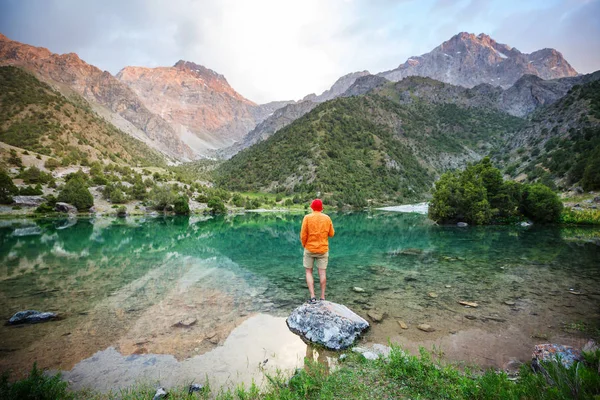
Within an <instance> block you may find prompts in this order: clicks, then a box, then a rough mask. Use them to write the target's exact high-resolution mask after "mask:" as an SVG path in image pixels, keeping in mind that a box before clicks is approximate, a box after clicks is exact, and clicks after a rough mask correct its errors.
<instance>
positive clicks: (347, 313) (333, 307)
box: [286, 300, 369, 350]
mask: <svg viewBox="0 0 600 400" xmlns="http://www.w3.org/2000/svg"><path fill="white" fill-rule="evenodd" d="M286 322H287V326H288V328H290V330H291V331H292V332H294V333H295V334H296V335H298V336H300V338H302V340H303V341H304V342H306V343H318V344H320V345H322V346H324V347H326V348H328V349H330V350H341V349H345V348H348V347H350V346H351V345H352V343H354V341H355V340H356V339H357V338H358V337H359V336H360V334H361V333H362V332H363V331H364V330H366V329H368V328H369V323H368V322H367V321H366V320H365V319H363V318H361V317H360V316H358V315H357V314H355V313H354V312H353V311H352V310H350V309H349V308H348V307H346V306H344V305H342V304H337V303H332V302H330V301H326V300H322V301H318V302H316V303H313V304H311V303H305V304H303V305H301V306H300V307H298V308H296V309H295V310H294V311H292V313H291V314H290V316H289V317H288V318H287V320H286Z"/></svg>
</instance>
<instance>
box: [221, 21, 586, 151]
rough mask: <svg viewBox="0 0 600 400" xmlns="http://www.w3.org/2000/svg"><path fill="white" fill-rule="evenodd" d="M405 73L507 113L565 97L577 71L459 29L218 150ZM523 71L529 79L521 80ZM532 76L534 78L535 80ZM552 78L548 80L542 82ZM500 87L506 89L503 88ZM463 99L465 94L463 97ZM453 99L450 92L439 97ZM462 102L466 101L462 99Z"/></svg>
mask: <svg viewBox="0 0 600 400" xmlns="http://www.w3.org/2000/svg"><path fill="white" fill-rule="evenodd" d="M409 76H422V77H428V78H432V79H434V80H436V81H440V82H445V83H449V84H452V85H455V86H462V87H464V88H472V89H473V91H471V92H465V91H464V90H461V89H460V88H457V89H456V91H461V92H462V93H466V94H467V95H469V96H475V97H477V98H476V99H472V100H471V101H465V103H469V104H468V105H469V106H479V105H482V104H479V102H483V103H484V104H485V105H491V106H493V107H495V108H497V109H498V110H501V111H506V112H508V113H510V114H511V115H515V116H519V117H522V116H525V115H527V114H528V113H530V112H532V111H533V110H534V109H535V108H536V107H539V106H541V105H544V104H549V103H551V102H553V101H556V100H557V99H559V98H560V97H562V96H564V95H565V94H566V92H567V91H568V90H569V88H570V87H571V86H572V85H573V84H575V83H573V82H575V81H561V82H558V83H557V82H556V80H557V79H559V78H566V77H572V78H577V72H576V71H575V70H574V69H573V68H572V67H571V66H570V65H569V63H568V62H567V61H566V60H565V59H564V58H563V57H562V55H561V54H560V53H559V52H558V51H556V50H553V49H543V50H539V51H536V52H534V53H531V54H524V53H521V52H520V51H519V50H517V49H515V48H511V47H510V46H507V45H505V44H501V43H497V42H496V41H494V40H493V39H492V38H490V37H489V36H487V35H485V34H480V35H478V36H475V35H473V34H470V33H465V32H463V33H459V34H458V35H455V36H453V37H452V38H451V39H450V40H448V41H446V42H444V43H442V44H441V45H440V46H438V47H436V48H435V49H433V50H432V51H431V52H430V53H427V54H423V55H422V56H419V57H411V58H410V59H408V60H407V61H406V62H405V63H404V64H401V65H400V66H399V67H398V68H396V69H394V70H391V71H385V72H381V73H379V74H377V75H371V74H370V73H369V72H368V71H360V72H354V73H351V74H348V75H344V76H342V77H341V78H339V79H338V80H337V81H336V82H335V83H334V84H333V86H332V87H331V88H330V89H329V90H326V91H325V92H323V93H322V94H320V95H318V96H317V95H315V94H310V95H308V96H305V97H304V98H303V99H302V102H300V103H299V104H293V105H290V106H288V107H287V109H286V110H281V112H279V113H274V114H273V115H272V116H270V117H269V118H268V119H267V120H266V121H264V122H263V123H261V124H259V125H257V126H256V127H255V128H254V129H253V130H252V131H250V132H249V133H248V135H247V136H246V137H244V138H243V139H242V140H241V141H239V142H237V143H235V144H234V145H233V146H231V147H229V148H226V149H223V150H222V151H221V152H220V153H219V154H220V156H221V157H224V158H228V157H230V156H231V155H233V154H235V153H236V152H238V151H240V150H242V149H244V148H247V147H248V146H251V145H253V144H255V143H258V142H259V141H260V140H264V139H265V138H267V137H269V136H270V135H271V134H273V133H274V132H275V131H276V130H277V129H281V128H283V127H284V126H287V125H288V124H290V123H291V122H292V121H293V120H294V119H293V118H299V117H300V116H302V115H304V114H305V113H306V112H308V111H310V110H311V109H313V108H314V107H316V104H313V105H312V106H309V104H310V103H306V102H314V103H319V102H323V101H328V100H331V99H334V98H337V97H340V96H345V97H348V96H357V95H362V94H365V93H367V92H369V91H370V90H373V89H375V88H376V87H380V86H383V85H384V84H385V83H386V82H387V81H393V82H398V81H401V80H402V79H404V78H406V77H409ZM524 76H529V77H528V78H524V79H521V78H522V77H524ZM536 78H537V79H536ZM546 80H551V81H552V82H551V83H544V82H546ZM503 89H507V90H508V89H511V90H510V91H504V90H503ZM463 100H464V99H463ZM444 101H445V102H452V99H451V97H448V98H446V99H445V100H444ZM465 105H466V104H465Z"/></svg>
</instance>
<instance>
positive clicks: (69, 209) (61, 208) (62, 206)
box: [55, 201, 77, 214]
mask: <svg viewBox="0 0 600 400" xmlns="http://www.w3.org/2000/svg"><path fill="white" fill-rule="evenodd" d="M55 210H56V211H58V212H62V213H69V214H74V213H77V207H75V206H73V205H71V204H69V203H62V202H60V201H59V202H58V203H56V206H55Z"/></svg>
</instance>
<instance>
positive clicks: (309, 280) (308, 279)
mask: <svg viewBox="0 0 600 400" xmlns="http://www.w3.org/2000/svg"><path fill="white" fill-rule="evenodd" d="M304 269H305V270H306V284H307V285H308V291H309V292H310V298H311V299H312V298H314V297H315V280H314V278H313V269H312V268H304ZM320 276H321V274H320V273H319V277H320Z"/></svg>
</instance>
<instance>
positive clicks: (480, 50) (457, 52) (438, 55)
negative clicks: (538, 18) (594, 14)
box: [378, 32, 577, 89]
mask: <svg viewBox="0 0 600 400" xmlns="http://www.w3.org/2000/svg"><path fill="white" fill-rule="evenodd" d="M527 74H529V75H536V76H539V77H540V78H542V79H544V80H546V79H556V78H563V77H568V76H576V75H577V71H575V70H574V69H573V67H571V65H569V63H568V62H567V61H566V60H565V59H564V58H563V56H562V54H561V53H559V52H558V51H556V50H554V49H542V50H538V51H535V52H533V53H531V54H526V53H521V52H520V51H519V50H517V49H516V48H514V47H510V46H508V45H506V44H502V43H497V42H496V41H495V40H493V39H492V38H490V37H489V36H488V35H485V34H483V33H482V34H480V35H478V36H475V35H474V34H472V33H466V32H461V33H459V34H457V35H455V36H453V37H452V38H451V39H450V40H447V41H445V42H444V43H442V44H441V45H440V46H438V47H436V48H435V49H433V50H432V51H431V52H429V53H426V54H422V55H420V56H414V57H411V58H409V59H408V60H407V61H406V62H405V63H403V64H400V65H399V66H398V67H397V68H395V69H393V70H390V71H385V72H381V73H379V74H378V75H379V76H382V77H384V78H386V79H388V80H390V81H399V80H401V79H403V78H405V77H407V76H414V75H416V76H424V77H429V78H433V79H436V80H438V81H442V82H446V83H451V84H453V85H459V86H464V87H468V88H471V87H473V86H476V85H479V84H481V83H487V84H490V85H493V86H500V87H502V88H505V89H506V88H508V87H510V86H512V85H513V84H514V83H515V82H517V80H518V79H519V78H521V76H523V75H527Z"/></svg>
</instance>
